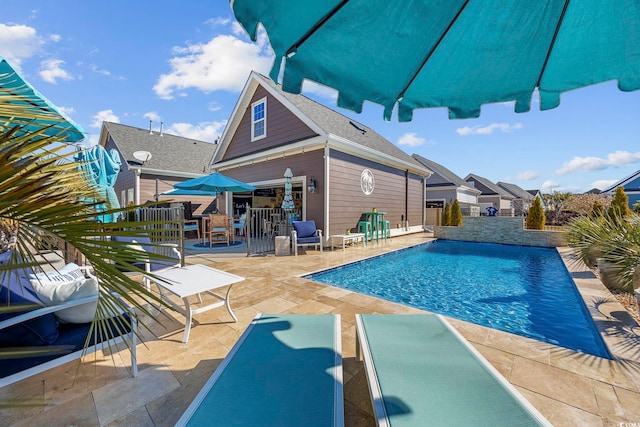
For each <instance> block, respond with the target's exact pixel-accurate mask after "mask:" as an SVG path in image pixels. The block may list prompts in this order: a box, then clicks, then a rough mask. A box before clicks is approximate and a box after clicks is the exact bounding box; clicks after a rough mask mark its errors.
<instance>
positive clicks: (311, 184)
mask: <svg viewBox="0 0 640 427" xmlns="http://www.w3.org/2000/svg"><path fill="white" fill-rule="evenodd" d="M307 190H309V193H315V192H316V179H315V178H314V177H311V179H310V180H309V185H308V186H307Z"/></svg>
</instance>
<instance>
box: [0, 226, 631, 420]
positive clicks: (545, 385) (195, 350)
mask: <svg viewBox="0 0 640 427" xmlns="http://www.w3.org/2000/svg"><path fill="white" fill-rule="evenodd" d="M431 238H432V236H431V235H430V234H413V235H407V236H401V237H394V238H393V239H390V240H389V241H387V242H386V243H382V242H380V243H377V244H376V243H372V244H369V245H368V246H364V247H363V246H362V245H357V246H353V247H347V249H346V250H345V251H344V252H343V251H342V248H340V249H339V250H336V251H330V250H327V251H325V252H324V253H323V254H320V253H319V252H316V251H312V250H307V251H306V253H305V252H304V251H302V253H301V254H300V255H299V256H298V257H293V256H283V257H280V256H278V257H276V256H274V255H267V256H254V257H246V256H244V255H243V254H242V253H236V254H233V253H227V254H213V255H211V254H199V255H191V256H189V257H188V259H187V263H190V264H192V263H202V264H207V265H211V266H213V267H215V268H218V269H221V270H225V271H228V272H231V273H234V274H238V275H240V276H243V277H245V278H246V280H245V281H244V282H241V283H238V284H236V285H234V289H233V291H232V295H231V304H232V307H233V310H234V312H235V313H236V315H237V316H238V319H239V321H238V322H237V323H230V322H231V318H230V316H229V314H228V313H227V311H226V310H225V309H224V308H223V307H222V308H219V309H216V310H212V311H210V312H206V313H203V314H200V315H198V316H196V320H197V324H196V325H194V327H193V328H192V330H191V337H190V339H189V342H188V343H186V344H184V343H182V342H181V338H182V333H183V331H184V323H183V322H184V318H183V317H182V316H180V315H179V314H176V313H173V312H167V311H163V313H167V315H166V316H165V314H161V315H160V317H159V318H160V319H161V322H160V323H154V322H149V321H147V322H146V323H147V324H149V325H150V330H146V331H143V332H142V335H143V337H144V341H145V342H144V344H140V345H139V346H138V364H139V369H140V375H139V376H138V377H137V378H132V377H131V376H130V374H129V368H130V366H129V362H128V360H129V359H128V354H127V351H126V350H124V351H122V352H120V353H117V354H115V357H114V358H111V356H109V355H105V354H103V353H102V352H99V353H98V354H97V355H90V356H88V357H86V358H85V360H84V362H83V363H82V364H81V365H79V364H78V363H73V362H72V363H69V364H66V365H63V366H61V367H58V368H56V369H51V370H49V371H47V372H45V373H42V374H40V375H37V376H34V377H32V378H29V379H26V380H23V381H21V382H18V383H16V384H13V385H11V386H7V387H4V388H2V389H0V402H1V403H2V406H0V425H11V426H35V425H43V426H44V425H46V426H63V425H81V426H109V425H130V426H172V425H174V423H175V422H176V421H177V419H178V418H179V416H180V415H181V413H182V412H183V411H184V409H185V408H186V407H187V406H188V405H189V403H190V402H191V400H192V399H193V397H194V396H195V395H196V394H197V392H198V390H199V389H200V388H201V387H202V385H203V384H204V383H205V382H206V380H207V379H208V378H209V376H210V375H211V373H212V372H213V371H214V370H215V368H216V367H217V366H218V364H219V363H220V362H221V361H222V359H223V358H224V357H225V355H226V354H227V352H228V351H229V349H230V348H231V347H232V346H233V344H234V343H235V341H236V340H237V339H238V337H239V336H240V334H241V333H242V331H243V330H244V329H245V328H246V326H247V325H248V324H249V322H250V321H251V320H252V319H253V318H254V316H255V315H256V314H257V313H259V312H265V313H340V314H341V316H342V337H343V343H342V345H343V356H344V397H345V424H346V425H347V426H371V425H375V422H374V419H373V416H372V410H371V404H370V401H369V391H368V388H367V384H366V378H365V374H364V371H363V368H362V364H361V363H360V362H357V361H355V358H354V356H355V319H354V315H355V314H356V313H420V312H421V311H420V310H417V309H413V308H409V307H406V306H402V305H399V304H395V303H391V302H387V301H383V300H380V299H377V298H373V297H369V296H365V295H361V294H356V293H353V292H350V291H347V290H343V289H339V288H334V287H331V286H324V285H320V284H317V283H315V282H311V281H309V280H306V279H302V278H300V276H301V275H303V274H305V273H309V272H313V271H317V270H322V269H325V268H328V267H333V266H336V265H340V264H343V263H345V262H350V261H354V260H358V259H362V258H365V257H369V256H372V255H377V254H380V253H384V252H388V251H391V250H395V249H399V248H402V247H406V246H409V245H413V244H418V243H422V242H425V241H427V240H430V239H431ZM561 252H562V253H564V252H565V251H564V250H561ZM566 259H567V260H569V261H570V257H568V256H567V257H566ZM568 265H569V268H570V270H571V271H572V274H573V276H574V280H575V281H576V284H577V285H578V288H579V290H580V292H581V293H582V295H583V298H584V299H585V302H586V304H587V307H588V309H589V311H590V312H591V314H592V316H593V317H594V321H595V323H596V326H597V327H598V328H599V329H600V330H601V331H602V332H603V334H604V336H605V341H606V342H607V345H608V346H609V348H610V350H611V351H612V353H613V354H614V355H615V356H616V357H617V360H614V361H611V360H605V359H601V358H597V357H595V356H590V355H585V354H582V353H576V352H574V351H571V350H567V349H564V348H561V347H556V346H553V345H550V344H545V343H542V342H538V341H535V340H531V339H527V338H523V337H519V336H516V335H512V334H508V333H505V332H500V331H497V330H493V329H489V328H485V327H482V326H478V325H474V324H470V323H466V322H463V321H459V320H455V319H449V320H450V322H451V323H452V325H453V326H454V327H455V328H456V329H458V330H459V331H460V332H461V333H462V335H463V336H464V337H465V338H467V340H469V341H470V342H471V343H472V344H473V345H474V346H475V347H476V348H477V349H478V351H480V353H482V355H483V356H484V357H485V358H487V359H488V360H489V362H491V363H492V364H493V365H494V366H495V367H496V369H497V370H498V371H499V372H500V373H501V374H502V375H504V377H505V378H506V379H507V380H508V381H509V382H511V383H512V384H513V385H514V386H515V387H516V388H517V389H518V390H520V392H521V393H522V394H523V395H524V396H525V397H526V398H527V399H528V400H529V401H530V402H531V403H532V404H533V405H534V406H535V407H536V408H538V410H539V411H540V412H541V413H542V414H543V415H544V416H545V417H547V419H548V420H549V421H550V422H551V423H552V424H553V425H555V426H619V425H624V423H638V424H636V425H640V327H638V326H637V325H636V323H635V322H634V321H633V319H632V318H631V316H630V315H629V314H628V312H626V311H625V310H624V309H623V308H622V306H621V305H620V304H619V303H618V302H617V300H616V299H615V298H614V297H613V296H611V294H610V293H609V292H608V291H607V290H606V289H605V288H604V287H603V286H602V285H601V284H600V282H599V281H598V280H597V279H596V278H595V277H593V275H592V274H591V273H590V272H589V271H587V270H586V269H585V268H584V267H582V266H579V265H577V264H576V263H573V262H569V263H568ZM153 313H154V314H157V310H156V311H153ZM147 320H148V319H147ZM3 363H7V362H6V361H5V362H3ZM78 368H79V369H78ZM247 404H248V408H249V410H250V402H247ZM428 424H429V423H428V420H425V425H428ZM629 425H631V424H629Z"/></svg>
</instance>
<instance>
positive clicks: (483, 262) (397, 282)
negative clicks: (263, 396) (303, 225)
mask: <svg viewBox="0 0 640 427" xmlns="http://www.w3.org/2000/svg"><path fill="white" fill-rule="evenodd" d="M305 277H306V278H308V279H311V280H315V281H318V282H321V283H325V284H329V285H333V286H337V287H341V288H344V289H349V290H351V291H354V292H360V293H363V294H367V295H372V296H376V297H379V298H383V299H386V300H388V301H394V302H398V303H402V304H406V305H409V306H412V307H416V308H420V309H423V310H427V311H431V312H434V313H439V314H443V315H445V316H450V317H454V318H456V319H460V320H464V321H467V322H471V323H475V324H478V325H483V326H488V327H491V328H494V329H499V330H501V331H506V332H511V333H514V334H518V335H522V336H525V337H529V338H533V339H537V340H540V341H544V342H548V343H551V344H555V345H559V346H562V347H566V348H569V349H572V350H576V351H580V352H583V353H587V354H592V355H595V356H599V357H604V358H607V359H611V358H612V357H611V355H610V354H609V352H608V350H607V348H606V346H605V344H604V342H603V340H602V337H601V336H600V334H599V332H598V331H597V329H596V328H595V325H594V324H593V320H592V319H591V316H590V314H589V312H588V311H587V308H586V307H585V305H584V302H583V301H582V297H581V296H580V294H579V293H578V290H577V289H576V287H575V285H574V283H573V280H572V278H571V275H570V274H569V272H568V271H567V269H566V267H565V265H564V263H563V262H562V259H561V258H560V255H559V254H558V252H557V251H556V250H555V249H553V248H539V247H528V246H513V245H500V244H493V243H471V242H458V241H451V240H435V241H432V242H428V243H425V244H421V245H417V246H413V247H410V248H406V249H402V250H399V251H396V252H392V253H389V254H385V255H380V256H377V257H373V258H369V259H366V260H363V261H358V262H355V263H352V264H347V265H345V266H341V267H337V268H333V269H330V270H325V271H322V272H318V273H313V274H310V275H307V276H305Z"/></svg>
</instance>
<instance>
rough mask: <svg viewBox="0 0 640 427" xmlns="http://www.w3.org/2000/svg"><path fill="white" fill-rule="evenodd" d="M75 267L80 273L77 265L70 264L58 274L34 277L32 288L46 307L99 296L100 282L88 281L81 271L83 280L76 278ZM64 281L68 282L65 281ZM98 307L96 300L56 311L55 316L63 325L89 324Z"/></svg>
mask: <svg viewBox="0 0 640 427" xmlns="http://www.w3.org/2000/svg"><path fill="white" fill-rule="evenodd" d="M73 266H75V269H77V270H78V271H80V269H79V268H78V266H77V265H75V264H68V265H66V266H65V267H64V268H62V269H60V270H59V271H58V272H57V273H56V272H48V273H39V274H36V275H32V279H31V280H30V281H31V286H32V288H33V290H34V291H35V293H36V295H37V296H38V298H39V299H40V301H42V303H43V304H44V305H46V306H50V305H59V304H62V303H65V302H67V301H74V300H77V299H81V298H87V297H91V296H98V281H97V280H96V279H95V278H89V279H86V278H85V277H84V275H83V274H82V272H81V271H80V273H81V278H75V276H76V272H75V269H74V267H73ZM67 267H69V268H67ZM33 276H36V277H33ZM64 279H66V281H63V280H64ZM69 279H71V280H69ZM97 306H98V301H97V300H96V301H95V302H90V303H87V304H82V305H79V306H76V307H71V308H68V309H65V310H60V311H56V312H55V313H54V314H55V315H56V317H57V318H58V320H59V321H60V322H62V323H88V322H91V321H92V320H93V318H94V316H95V314H96V308H97Z"/></svg>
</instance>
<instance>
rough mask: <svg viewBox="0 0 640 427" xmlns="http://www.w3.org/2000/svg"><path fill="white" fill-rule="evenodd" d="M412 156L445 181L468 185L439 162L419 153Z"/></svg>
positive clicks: (457, 184)
mask: <svg viewBox="0 0 640 427" xmlns="http://www.w3.org/2000/svg"><path fill="white" fill-rule="evenodd" d="M412 157H413V158H414V159H416V160H417V161H418V162H420V163H422V164H423V165H424V166H426V167H427V168H428V169H430V170H432V171H433V172H434V173H435V174H436V175H439V176H440V177H441V178H442V179H443V180H445V181H446V182H448V183H450V184H452V185H455V186H456V187H461V186H464V187H469V183H468V182H466V181H465V180H463V179H462V178H460V177H459V176H458V175H456V174H455V173H453V172H451V171H450V170H449V169H447V168H446V167H444V166H442V165H441V164H439V163H436V162H434V161H433V160H429V159H427V158H426V157H422V156H421V155H419V154H413V155H412ZM428 186H429V182H428V181H427V187H428ZM478 191H479V190H478Z"/></svg>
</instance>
